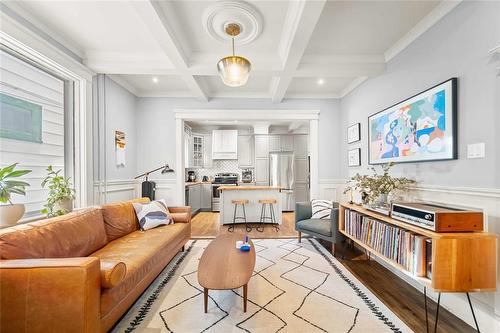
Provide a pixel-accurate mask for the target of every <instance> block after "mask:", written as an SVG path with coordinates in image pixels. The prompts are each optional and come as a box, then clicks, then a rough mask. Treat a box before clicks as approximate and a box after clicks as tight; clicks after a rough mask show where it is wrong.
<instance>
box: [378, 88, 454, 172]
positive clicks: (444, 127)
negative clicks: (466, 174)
mask: <svg viewBox="0 0 500 333" xmlns="http://www.w3.org/2000/svg"><path fill="white" fill-rule="evenodd" d="M455 101H456V79H455V78H454V79H450V80H448V81H446V82H444V83H441V84H439V85H438V86H436V87H433V88H431V89H429V90H426V91H424V92H422V93H420V94H418V95H416V96H414V97H412V98H409V99H407V100H405V101H403V102H401V103H398V104H396V105H394V106H392V107H390V108H388V109H385V110H384V111H381V112H379V113H377V114H374V115H372V116H370V117H369V118H368V123H369V136H368V137H369V145H370V147H369V150H370V151H369V155H370V164H380V163H388V162H417V161H431V160H444V159H454V158H456V139H455V128H456V115H455V114H456V102H455Z"/></svg>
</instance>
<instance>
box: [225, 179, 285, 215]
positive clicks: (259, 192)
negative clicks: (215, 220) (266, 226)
mask: <svg viewBox="0 0 500 333" xmlns="http://www.w3.org/2000/svg"><path fill="white" fill-rule="evenodd" d="M219 191H220V218H219V221H220V224H221V225H222V224H230V223H233V214H234V204H233V203H232V202H231V201H232V200H241V199H246V200H248V201H249V202H248V204H246V205H245V211H246V215H247V222H248V223H258V222H259V221H260V213H261V209H262V204H260V203H259V200H262V199H275V200H276V204H275V205H274V215H275V217H276V222H277V223H278V224H281V187H276V186H221V187H219ZM237 215H238V216H241V215H243V210H242V208H241V206H239V207H238V212H237ZM266 215H267V216H269V208H266ZM238 223H243V222H242V221H241V220H238ZM266 223H270V221H269V220H266Z"/></svg>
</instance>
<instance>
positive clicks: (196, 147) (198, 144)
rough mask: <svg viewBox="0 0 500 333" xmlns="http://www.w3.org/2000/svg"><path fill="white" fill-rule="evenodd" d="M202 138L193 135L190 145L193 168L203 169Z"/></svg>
mask: <svg viewBox="0 0 500 333" xmlns="http://www.w3.org/2000/svg"><path fill="white" fill-rule="evenodd" d="M203 141H204V140H203V136H202V135H198V134H193V136H192V145H193V164H192V167H193V168H201V167H203V162H204V156H203V154H204V144H203Z"/></svg>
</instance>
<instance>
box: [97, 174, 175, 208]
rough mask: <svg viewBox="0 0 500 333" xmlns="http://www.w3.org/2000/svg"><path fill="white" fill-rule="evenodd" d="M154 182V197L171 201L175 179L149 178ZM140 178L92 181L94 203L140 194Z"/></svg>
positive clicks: (116, 200)
mask: <svg viewBox="0 0 500 333" xmlns="http://www.w3.org/2000/svg"><path fill="white" fill-rule="evenodd" d="M151 180H152V181H154V182H155V183H156V198H157V199H165V200H166V201H167V203H168V202H172V200H174V198H175V193H174V191H175V179H151ZM141 183H142V180H137V179H121V180H110V181H107V182H94V198H95V204H96V205H99V204H100V205H102V204H105V203H112V202H118V201H126V200H131V199H134V198H138V197H140V196H141Z"/></svg>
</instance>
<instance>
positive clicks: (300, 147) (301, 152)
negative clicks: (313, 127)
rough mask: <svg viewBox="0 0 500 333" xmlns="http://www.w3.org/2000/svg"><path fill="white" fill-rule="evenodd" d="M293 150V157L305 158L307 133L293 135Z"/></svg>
mask: <svg viewBox="0 0 500 333" xmlns="http://www.w3.org/2000/svg"><path fill="white" fill-rule="evenodd" d="M293 152H294V154H295V158H307V155H308V153H307V152H308V149H307V135H294V136H293Z"/></svg>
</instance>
